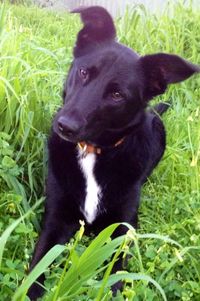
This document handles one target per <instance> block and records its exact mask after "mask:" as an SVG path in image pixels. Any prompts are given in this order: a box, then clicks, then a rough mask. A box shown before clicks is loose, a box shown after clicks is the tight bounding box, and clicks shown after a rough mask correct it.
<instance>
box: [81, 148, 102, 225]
mask: <svg viewBox="0 0 200 301" xmlns="http://www.w3.org/2000/svg"><path fill="white" fill-rule="evenodd" d="M78 160H79V164H80V167H81V170H82V172H83V174H84V177H85V181H86V197H85V203H84V207H83V208H81V211H82V213H83V214H84V216H85V218H86V220H87V222H88V223H89V224H91V223H92V222H93V221H94V220H95V218H96V215H97V211H98V203H99V201H100V198H101V188H100V186H99V185H98V184H97V182H96V179H95V176H94V166H95V161H96V155H95V154H92V153H91V154H87V156H86V157H81V156H80V157H79V158H78Z"/></svg>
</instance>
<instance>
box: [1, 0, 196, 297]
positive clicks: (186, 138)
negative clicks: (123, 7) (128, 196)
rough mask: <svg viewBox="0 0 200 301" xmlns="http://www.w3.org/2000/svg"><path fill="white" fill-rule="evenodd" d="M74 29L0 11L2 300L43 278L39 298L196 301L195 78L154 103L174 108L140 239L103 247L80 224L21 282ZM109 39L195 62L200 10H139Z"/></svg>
mask: <svg viewBox="0 0 200 301" xmlns="http://www.w3.org/2000/svg"><path fill="white" fill-rule="evenodd" d="M80 26H81V24H80V22H79V19H78V17H76V16H71V15H69V14H67V13H60V14H58V13H53V12H48V11H45V10H40V9H38V8H35V7H28V8H27V7H24V6H20V5H19V6H12V5H3V4H1V5H0V215H1V219H0V231H1V232H2V236H1V238H0V263H1V267H0V268H1V270H0V300H11V299H13V300H27V299H26V298H27V297H26V296H25V295H26V291H27V289H28V287H29V286H30V284H31V283H32V282H33V281H34V279H36V278H37V277H36V276H37V275H38V274H40V273H41V272H42V271H43V270H45V273H46V275H47V280H46V282H45V287H46V292H47V295H46V299H45V300H78V301H80V300H111V299H112V300H124V299H126V300H134V301H135V300H136V301H140V300H147V301H151V300H153V301H154V300H155V301H156V300H170V301H173V300H183V301H189V300H194V301H198V300H199V298H200V263H199V262H200V261H199V252H200V222H199V221H200V167H199V157H200V127H199V117H200V103H199V99H200V78H198V77H196V78H194V77H193V78H191V79H190V80H187V81H186V82H184V83H182V84H180V85H174V86H172V87H170V88H169V90H168V92H167V93H166V94H165V95H164V96H162V97H160V98H162V100H165V101H168V100H170V101H171V103H172V108H171V110H169V111H168V112H167V114H166V115H165V117H164V122H165V124H166V128H167V150H166V153H165V156H164V158H163V160H162V162H161V163H160V165H159V166H158V167H157V168H156V170H155V171H154V173H153V175H152V176H151V178H150V179H149V181H148V183H146V184H145V187H144V189H143V194H142V197H141V199H142V205H141V209H140V229H139V230H138V233H137V234H136V233H135V232H134V231H133V229H130V231H129V232H128V234H127V235H126V236H124V237H121V238H119V239H117V240H113V241H112V240H111V239H110V235H111V233H112V231H113V229H114V228H115V227H116V226H117V225H113V226H111V227H110V228H108V229H106V230H105V231H104V232H103V233H101V235H100V237H97V238H95V239H93V240H90V241H91V244H90V241H89V240H88V238H86V237H84V236H82V234H83V231H84V227H83V226H82V227H81V230H80V232H79V233H78V234H77V236H76V237H75V238H74V239H72V241H71V242H70V244H68V245H66V246H64V247H61V246H56V247H55V248H54V249H52V250H50V253H48V254H47V255H46V257H45V258H44V259H43V261H42V262H41V263H39V265H38V267H37V269H36V270H35V271H33V272H32V273H31V274H30V275H29V276H28V277H27V278H26V276H25V275H26V270H27V268H28V263H29V261H30V256H31V254H32V250H33V247H34V244H35V240H36V238H37V235H38V234H37V233H38V231H39V229H40V219H41V213H42V211H43V195H44V187H45V176H46V162H47V149H46V142H47V137H48V133H49V129H50V126H51V119H52V115H53V114H54V112H55V111H56V110H57V108H58V107H59V105H60V103H61V93H62V85H63V81H64V78H65V74H66V72H67V70H68V68H69V66H70V63H71V61H72V48H73V44H74V42H75V39H76V34H77V32H78V30H79V28H80ZM117 31H118V38H119V41H120V42H122V43H125V44H127V45H128V46H130V47H132V48H133V49H134V50H135V51H136V52H138V53H140V54H147V53H154V52H160V51H163V52H169V53H176V54H179V55H181V56H183V57H185V58H186V59H188V60H191V61H193V62H194V63H199V64H200V35H199V32H200V11H196V10H194V9H192V8H191V7H189V8H184V6H183V5H182V4H176V5H174V4H173V5H172V4H169V6H168V8H167V11H166V12H165V13H163V15H162V16H153V15H150V14H149V13H147V12H146V11H145V9H144V8H143V7H138V6H137V7H136V8H135V10H134V11H133V12H130V11H129V12H128V11H127V12H126V14H125V16H124V17H123V18H120V19H118V20H117ZM160 98H157V99H156V100H154V101H159V100H160ZM34 204H37V207H34V209H31V208H32V206H34ZM169 237H170V238H171V240H170V239H169ZM132 240H133V241H134V245H135V247H134V248H132V247H129V244H130V242H131V241H132ZM94 252H96V253H94ZM115 252H116V253H115ZM120 252H125V253H129V254H130V255H131V258H130V260H129V265H128V271H129V273H124V272H123V273H118V274H116V275H112V276H110V270H111V267H112V264H113V263H114V261H113V260H115V259H116V258H117V256H118V255H119V253H120ZM113 253H115V254H116V255H114V257H112V258H113V259H112V260H111V261H110V263H109V261H108V262H107V263H105V262H104V261H105V259H108V258H110V256H111V254H113ZM61 254H63V255H61ZM55 258H56V260H55V261H54V259H55ZM92 258H93V259H95V260H94V261H92ZM72 263H73V264H72ZM90 263H91V264H90ZM76 267H79V270H78V271H80V275H81V277H80V279H79V278H78V279H77V278H76V277H77V269H76ZM23 278H26V280H25V281H24V282H23V284H21V281H22V279H23ZM101 279H103V280H102V282H100V280H101ZM119 279H126V286H125V289H124V291H123V293H119V294H118V296H116V297H115V298H114V297H111V292H110V290H109V287H110V286H111V285H112V284H113V283H114V282H115V281H117V280H119ZM72 284H73V285H72ZM59 298H60V299H59Z"/></svg>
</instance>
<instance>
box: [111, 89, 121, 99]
mask: <svg viewBox="0 0 200 301" xmlns="http://www.w3.org/2000/svg"><path fill="white" fill-rule="evenodd" d="M111 96H112V99H113V100H115V101H120V100H122V99H124V96H123V95H122V93H121V92H119V91H115V92H112V94H111Z"/></svg>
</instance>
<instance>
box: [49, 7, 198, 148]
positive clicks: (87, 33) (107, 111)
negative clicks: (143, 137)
mask: <svg viewBox="0 0 200 301" xmlns="http://www.w3.org/2000/svg"><path fill="white" fill-rule="evenodd" d="M73 12H75V13H80V15H81V18H82V21H83V24H84V26H83V28H82V29H81V31H80V32H79V33H78V36H77V42H76V45H75V47H74V61H73V63H72V66H71V69H70V72H69V75H68V78H67V81H66V83H65V87H64V93H63V98H64V105H63V107H62V109H60V110H59V112H58V113H57V115H56V117H55V120H54V126H53V127H54V131H55V132H56V133H57V134H58V135H59V136H60V137H62V138H63V139H66V140H68V141H70V142H73V143H77V142H80V141H86V142H87V143H89V144H93V145H97V146H108V145H113V144H114V143H115V142H116V141H117V140H119V139H120V138H122V137H123V136H124V135H126V134H128V133H129V131H130V130H131V131H133V130H134V128H137V126H138V125H139V124H140V122H141V120H142V118H143V115H144V108H145V107H146V105H147V103H148V101H149V100H150V99H152V98H153V97H154V96H156V95H159V94H162V93H164V92H165V90H166V88H167V86H168V84H171V83H177V82H180V81H183V80H185V79H187V78H188V77H190V76H191V75H192V74H194V73H195V72H200V68H199V67H198V66H197V65H193V64H191V63H189V62H187V61H185V60H183V59H182V58H180V57H178V56H176V55H170V54H165V53H158V54H153V55H146V56H139V55H138V54H137V53H135V52H134V51H132V50H131V49H129V48H128V47H126V46H124V45H122V44H119V43H118V42H117V41H116V40H115V38H116V31H115V26H114V23H113V20H112V18H111V16H110V15H109V13H108V12H107V11H106V10H105V9H104V8H102V7H99V6H93V7H88V8H80V9H76V10H74V11H73Z"/></svg>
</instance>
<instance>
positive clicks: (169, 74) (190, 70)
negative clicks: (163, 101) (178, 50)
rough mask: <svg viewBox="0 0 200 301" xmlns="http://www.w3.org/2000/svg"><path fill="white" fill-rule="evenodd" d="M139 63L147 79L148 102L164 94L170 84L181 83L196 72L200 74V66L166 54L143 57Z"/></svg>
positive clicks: (146, 96) (146, 92) (146, 94)
mask: <svg viewBox="0 0 200 301" xmlns="http://www.w3.org/2000/svg"><path fill="white" fill-rule="evenodd" d="M139 62H140V66H141V68H142V72H143V76H144V79H145V83H144V85H145V86H144V89H145V98H146V99H147V100H150V99H151V98H153V97H154V96H156V95H159V94H162V93H164V92H165V90H166V88H167V85H168V84H172V83H178V82H181V81H183V80H185V79H187V78H188V77H190V76H191V75H193V74H194V73H195V72H200V67H199V66H197V65H194V64H192V63H190V62H187V61H186V60H184V59H182V58H181V57H179V56H177V55H171V54H165V53H158V54H152V55H146V56H143V57H141V58H140V59H139Z"/></svg>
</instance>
